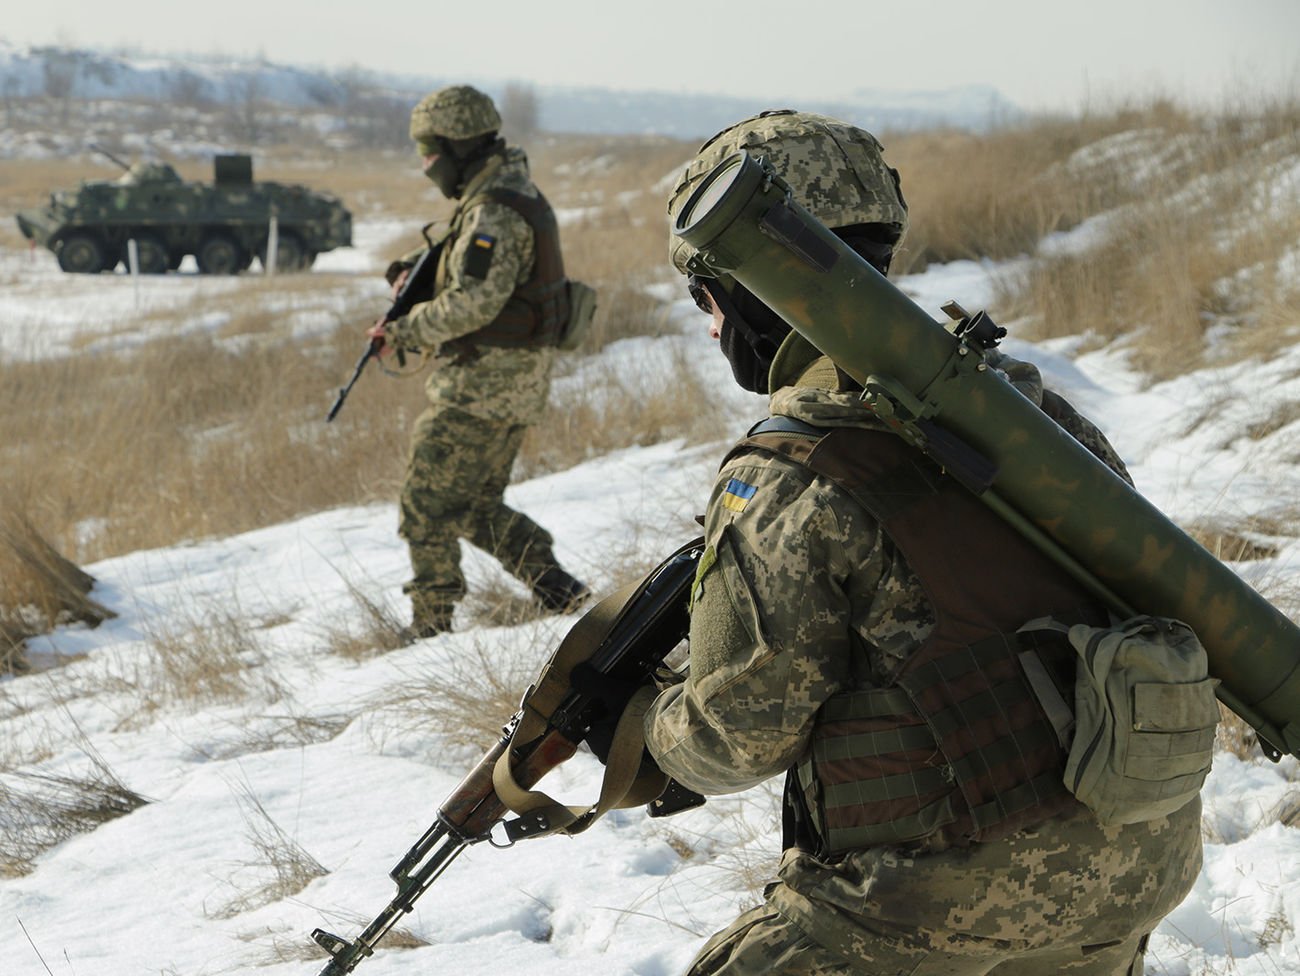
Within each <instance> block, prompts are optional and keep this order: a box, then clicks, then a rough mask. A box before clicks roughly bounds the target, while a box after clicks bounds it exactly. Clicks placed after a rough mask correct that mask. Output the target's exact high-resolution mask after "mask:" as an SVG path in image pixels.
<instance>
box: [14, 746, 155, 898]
mask: <svg viewBox="0 0 1300 976" xmlns="http://www.w3.org/2000/svg"><path fill="white" fill-rule="evenodd" d="M82 748H83V751H84V753H85V756H86V759H87V760H88V761H89V768H87V769H86V770H84V771H82V772H80V773H75V774H74V773H44V772H31V771H27V772H21V771H12V770H11V771H9V772H6V773H3V774H0V875H2V876H7V877H19V876H21V875H24V874H28V873H30V872H31V871H32V870H34V868H35V864H34V862H35V860H36V858H37V857H39V856H40V855H41V854H42V853H44V852H45V851H47V850H49V849H50V848H52V847H57V846H58V845H59V844H62V843H63V842H64V841H66V840H69V839H70V838H72V837H75V836H76V835H77V834H81V833H85V832H87V831H91V830H94V829H95V828H96V827H98V826H99V825H100V824H102V823H106V822H108V821H109V820H114V819H116V818H117V817H122V816H125V815H126V814H128V813H130V812H131V811H132V810H136V809H138V808H140V807H142V806H144V805H145V804H146V803H148V802H149V801H148V800H146V799H145V798H144V797H142V796H140V795H139V794H138V793H136V792H135V791H134V790H131V789H129V788H128V787H127V786H125V785H124V784H123V783H122V781H121V780H119V779H118V778H117V775H116V774H115V773H114V772H113V771H112V769H110V768H109V766H108V763H106V762H105V761H104V757H103V756H101V755H100V754H99V753H98V752H97V751H95V749H94V748H93V747H92V746H91V745H90V744H89V742H84V743H83V746H82Z"/></svg>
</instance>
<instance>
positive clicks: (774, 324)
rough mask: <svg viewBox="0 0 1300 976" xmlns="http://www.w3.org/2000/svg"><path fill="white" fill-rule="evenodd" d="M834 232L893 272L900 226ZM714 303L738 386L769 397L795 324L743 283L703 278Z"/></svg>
mask: <svg viewBox="0 0 1300 976" xmlns="http://www.w3.org/2000/svg"><path fill="white" fill-rule="evenodd" d="M834 233H835V234H836V235H837V236H838V237H840V238H842V239H843V240H844V242H845V243H846V244H848V245H849V247H851V248H853V250H854V251H856V252H857V253H858V254H860V255H862V257H863V258H865V259H866V260H867V262H868V263H869V264H871V265H872V266H873V267H874V268H875V269H876V270H877V271H879V272H880V273H881V274H887V273H888V272H889V262H890V258H891V257H892V255H893V246H894V244H895V243H896V242H897V240H898V237H899V231H898V229H897V228H895V227H892V226H890V225H885V224H856V225H854V226H851V227H842V228H837V229H836V230H835V231H834ZM700 283H701V284H703V285H704V286H705V287H706V288H707V289H708V290H709V295H710V296H711V297H712V299H713V303H714V304H715V305H716V306H717V307H718V311H720V312H721V313H722V329H721V330H720V337H721V344H722V354H723V355H724V356H726V357H727V362H729V363H730V364H731V375H732V376H733V377H735V380H736V383H737V384H738V385H739V386H740V387H741V388H742V389H745V390H749V391H750V392H751V393H768V392H770V391H769V389H768V372H769V371H770V370H771V368H772V360H773V359H774V358H775V357H776V351H777V349H778V348H780V346H781V343H782V342H783V341H784V340H785V337H786V336H788V335H789V334H790V326H789V325H788V324H787V323H786V321H785V320H784V319H782V318H781V316H779V315H777V314H776V313H775V312H773V311H772V310H771V309H770V308H768V307H767V306H766V305H764V304H763V303H762V302H761V301H759V300H758V298H756V297H755V296H754V294H753V293H752V292H751V291H750V290H749V289H748V288H746V287H745V286H744V285H741V284H740V283H739V282H736V283H734V284H733V285H732V286H731V289H730V291H728V290H727V289H726V288H723V287H722V284H721V283H720V282H719V281H718V280H717V279H716V278H702V279H700Z"/></svg>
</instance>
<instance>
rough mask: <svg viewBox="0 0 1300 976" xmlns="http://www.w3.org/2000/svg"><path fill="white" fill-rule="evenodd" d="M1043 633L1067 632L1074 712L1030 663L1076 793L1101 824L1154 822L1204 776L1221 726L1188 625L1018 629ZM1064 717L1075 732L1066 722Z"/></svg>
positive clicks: (1153, 621) (1152, 621)
mask: <svg viewBox="0 0 1300 976" xmlns="http://www.w3.org/2000/svg"><path fill="white" fill-rule="evenodd" d="M1040 630H1048V631H1055V632H1057V633H1061V634H1064V635H1065V636H1066V638H1067V639H1068V641H1069V643H1070V646H1071V647H1072V648H1073V649H1074V651H1075V653H1076V655H1077V661H1076V675H1075V682H1074V707H1073V709H1068V708H1066V707H1065V701H1064V699H1063V698H1062V697H1061V695H1060V692H1059V691H1058V690H1057V689H1056V688H1055V687H1054V686H1052V685H1050V684H1048V683H1045V682H1043V681H1041V680H1035V677H1034V675H1033V673H1032V671H1031V669H1030V668H1029V667H1026V670H1027V671H1030V672H1031V673H1030V683H1031V685H1032V686H1033V687H1034V691H1035V693H1036V694H1037V695H1038V697H1039V700H1040V701H1041V702H1042V704H1043V706H1044V708H1045V710H1046V711H1047V713H1048V715H1049V716H1058V717H1059V718H1060V720H1061V721H1058V722H1055V724H1057V733H1058V735H1060V736H1061V738H1062V741H1063V742H1067V743H1068V758H1067V760H1066V766H1065V785H1066V786H1067V787H1068V788H1069V790H1070V791H1071V792H1072V793H1074V795H1075V797H1077V798H1078V800H1079V801H1080V802H1081V803H1083V804H1084V805H1085V806H1087V807H1088V808H1089V809H1091V810H1092V811H1093V813H1095V814H1096V816H1097V819H1098V820H1100V821H1101V822H1102V823H1103V824H1131V823H1140V822H1142V821H1145V820H1153V819H1155V818H1157V817H1163V816H1167V815H1168V814H1171V813H1173V812H1174V811H1176V810H1178V809H1180V808H1182V807H1183V806H1184V805H1186V804H1187V803H1188V802H1190V801H1191V800H1192V799H1193V798H1194V797H1195V796H1196V795H1197V794H1198V793H1199V792H1200V790H1201V784H1202V783H1204V782H1205V777H1206V775H1207V774H1208V773H1209V771H1210V762H1211V759H1212V756H1213V752H1214V736H1215V728H1216V727H1217V725H1218V722H1219V706H1218V702H1217V701H1216V699H1215V696H1214V688H1215V685H1217V684H1218V682H1217V681H1216V680H1215V679H1213V678H1210V677H1209V676H1208V660H1207V658H1206V653H1205V648H1204V647H1202V646H1201V642H1200V641H1199V640H1198V639H1197V637H1196V635H1195V634H1194V633H1193V632H1192V629H1191V628H1190V627H1188V626H1187V625H1186V624H1184V623H1182V622H1181V621H1178V620H1174V619H1171V618H1168V617H1151V616H1137V617H1133V618H1131V619H1129V620H1125V621H1122V622H1119V623H1115V624H1112V625H1111V626H1107V627H1093V626H1090V625H1088V624H1074V625H1073V626H1068V625H1066V624H1062V623H1060V622H1058V621H1056V620H1053V619H1052V618H1050V617H1044V618H1040V619H1038V620H1033V621H1030V622H1029V623H1027V624H1025V625H1024V626H1023V627H1022V628H1021V631H1022V632H1032V631H1040ZM1062 709H1064V711H1063V710H1062ZM1070 711H1072V712H1073V729H1072V730H1071V729H1069V728H1068V725H1063V724H1062V723H1064V722H1065V720H1066V719H1068V718H1069V712H1070Z"/></svg>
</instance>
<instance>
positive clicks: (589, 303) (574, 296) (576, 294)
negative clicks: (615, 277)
mask: <svg viewBox="0 0 1300 976" xmlns="http://www.w3.org/2000/svg"><path fill="white" fill-rule="evenodd" d="M565 287H566V288H567V289H568V290H569V318H568V321H566V322H565V323H564V325H563V326H561V327H560V335H559V340H558V341H557V342H556V346H557V347H558V348H560V349H564V350H566V351H570V350H573V349H577V348H578V346H579V345H581V344H582V340H583V339H585V338H586V336H587V333H588V332H589V331H591V320H592V319H594V318H595V317H596V289H595V288H592V287H591V285H588V284H585V283H583V282H581V281H575V280H574V279H572V278H570V279H569V280H568V281H567V282H565Z"/></svg>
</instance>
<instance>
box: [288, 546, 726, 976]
mask: <svg viewBox="0 0 1300 976" xmlns="http://www.w3.org/2000/svg"><path fill="white" fill-rule="evenodd" d="M702 549H703V543H702V540H696V541H694V542H692V543H689V544H688V545H686V546H683V547H682V548H681V549H679V550H677V552H675V553H673V555H671V556H669V557H668V559H666V560H664V562H663V563H661V564H660V565H659V567H658V568H657V569H655V570H654V571H653V572H652V573H651V574H650V575H649V576H647V577H646V578H645V579H644V580H642V581H641V582H640V583H639V584H637V585H635V586H629V587H625V588H624V589H623V590H620V591H619V592H618V593H615V594H613V595H612V596H609V597H607V598H606V599H604V600H602V601H601V602H600V603H599V604H597V605H596V606H595V607H594V608H593V609H592V610H591V611H589V612H588V613H587V614H585V615H584V616H583V617H582V618H581V619H580V620H578V621H577V623H575V624H574V626H573V627H572V629H571V630H570V631H569V633H568V635H567V636H566V637H565V638H564V640H563V641H562V642H561V643H560V646H559V647H558V648H557V649H556V651H555V654H554V656H553V657H552V658H551V661H550V662H549V663H548V664H547V666H546V668H545V669H543V671H542V673H541V675H540V676H539V677H538V680H537V683H536V684H534V685H533V686H532V687H531V688H529V689H528V691H527V692H526V693H525V695H524V699H523V701H522V702H521V704H520V708H519V711H518V712H516V713H515V715H514V717H513V718H511V719H510V721H509V723H508V724H507V725H506V726H505V728H504V729H503V730H502V736H501V738H500V740H499V741H498V742H497V744H496V745H495V746H493V747H492V749H490V750H489V751H488V753H487V754H486V755H485V756H484V757H483V759H482V760H480V762H479V763H478V765H477V766H475V767H474V769H473V771H471V772H470V774H469V775H468V776H466V777H465V779H464V780H462V781H461V783H460V785H459V786H458V787H456V789H455V791H454V792H453V793H452V794H451V796H449V797H448V798H447V799H446V800H445V801H444V802H443V804H442V806H441V807H440V808H439V810H438V814H437V819H436V820H435V821H434V822H433V824H432V825H431V826H430V827H429V829H428V830H426V831H425V832H424V835H423V836H422V837H421V838H420V839H419V840H418V841H416V843H415V846H414V847H412V848H411V849H410V850H409V851H407V852H406V856H404V857H403V858H402V859H401V861H399V862H398V864H397V866H396V867H395V868H393V869H392V871H390V872H389V877H391V878H392V879H393V881H394V882H395V883H396V884H397V894H396V896H395V897H394V898H393V899H392V901H390V902H389V903H388V905H387V907H386V908H384V910H383V911H382V912H380V913H379V914H378V915H377V916H376V917H375V919H374V921H372V922H371V923H370V924H369V925H368V926H366V928H365V930H364V931H363V932H362V933H361V934H360V935H358V936H357V937H356V938H355V939H353V940H352V941H351V942H349V941H347V940H346V939H343V938H340V937H339V936H337V935H332V934H330V933H329V932H326V931H324V930H322V929H316V930H315V931H314V932H312V934H311V937H312V939H313V940H315V942H316V944H317V945H319V946H320V947H321V948H323V949H324V950H325V951H326V952H328V953H329V954H330V957H331V958H330V961H329V962H328V963H326V964H325V967H324V968H323V969H322V970H321V971H320V973H319V976H344V974H345V973H350V972H352V971H353V970H354V969H355V968H356V967H357V965H358V964H359V963H360V962H361V961H362V960H363V959H365V958H366V957H367V956H370V955H373V953H374V950H375V946H376V945H377V943H378V942H379V940H380V939H381V938H383V936H384V935H385V933H387V932H388V931H389V930H390V929H391V928H392V927H393V926H394V925H396V924H397V922H398V920H399V919H401V917H402V916H403V915H405V914H406V913H407V912H410V911H411V910H412V909H413V908H414V907H415V902H416V900H417V899H418V898H419V897H420V896H421V895H423V894H424V893H425V891H427V890H428V889H429V886H430V885H432V884H433V882H434V881H436V880H437V878H438V876H439V875H441V874H442V872H443V871H444V870H446V868H447V867H448V865H450V864H451V862H452V861H454V860H455V859H456V857H457V856H458V855H459V854H460V853H461V852H462V851H464V850H465V848H467V847H469V846H471V845H473V844H478V843H481V842H483V841H488V842H489V843H490V844H491V846H493V847H510V846H513V845H514V843H515V842H517V841H519V840H523V839H525V838H528V837H538V836H541V835H543V834H547V833H555V832H560V831H563V832H565V833H569V834H574V833H578V832H580V831H582V830H585V829H586V828H587V827H588V826H590V825H591V824H592V823H593V822H595V820H596V818H597V817H599V816H600V815H601V814H602V813H604V812H605V811H606V810H608V809H612V808H615V807H629V806H634V805H639V804H641V803H645V804H647V810H648V813H649V815H650V816H652V817H664V816H668V815H670V814H673V813H677V812H679V811H681V810H687V809H690V808H691V807H696V806H699V805H700V804H702V803H703V802H704V798H703V797H702V796H700V795H699V794H697V793H692V792H691V791H690V790H688V789H686V788H685V787H684V786H682V785H680V784H679V783H676V782H674V781H671V780H668V779H667V778H666V777H665V776H664V775H663V774H662V773H660V772H659V771H658V770H657V769H650V770H647V766H648V765H649V764H646V763H643V761H642V753H643V749H644V746H643V740H642V738H641V736H640V735H639V728H640V724H641V716H642V715H643V714H644V707H643V706H642V707H640V708H639V709H638V708H637V707H636V705H635V704H634V703H635V702H637V701H638V699H639V698H640V699H641V700H643V701H645V700H648V698H649V697H652V695H649V694H644V695H643V694H637V695H633V696H632V703H629V704H628V707H627V708H626V710H625V711H623V712H622V718H621V719H620V720H619V722H618V730H617V731H616V732H615V733H614V739H613V744H612V745H611V747H610V751H609V755H608V760H607V765H606V777H605V782H604V784H603V786H602V789H601V799H600V801H599V802H598V803H596V804H595V805H594V806H592V807H590V808H578V807H566V806H561V805H560V804H558V803H556V802H555V801H554V800H552V799H551V798H550V797H548V796H546V795H545V794H543V793H540V792H535V791H533V790H532V787H533V786H534V785H535V784H536V783H537V782H538V780H540V779H541V778H542V777H543V776H545V775H546V774H547V773H548V772H550V771H551V770H552V769H554V768H555V767H557V766H559V765H560V764H561V763H563V762H565V761H566V760H568V759H569V757H571V756H572V755H573V754H574V752H575V751H576V750H577V747H578V744H579V743H581V742H582V741H583V740H584V739H585V738H586V737H587V736H588V734H589V733H591V731H592V727H593V725H595V724H597V723H600V722H602V720H604V721H606V722H608V721H609V720H610V719H611V718H612V717H613V715H611V712H613V713H614V714H617V712H618V711H619V710H620V709H621V707H622V706H621V705H619V704H616V703H615V704H612V703H611V701H610V698H609V695H608V694H606V695H602V694H600V693H598V692H597V693H593V692H591V691H579V690H577V689H575V688H574V687H572V686H571V685H570V682H569V672H570V670H571V669H572V668H574V667H575V666H579V665H581V667H582V668H583V670H584V671H585V673H586V674H587V675H589V676H590V675H593V674H594V675H595V676H597V677H598V678H599V679H601V680H600V681H599V682H597V684H601V685H602V686H604V687H605V688H607V689H614V690H617V689H632V688H641V689H644V688H647V687H650V688H653V685H652V683H651V679H652V677H653V676H654V675H655V673H656V672H657V671H659V670H660V668H661V667H662V666H663V661H664V658H665V657H666V656H667V655H668V653H669V652H670V651H672V649H673V648H675V647H676V646H677V645H678V644H679V643H680V642H681V641H682V639H683V638H684V637H685V636H686V633H687V630H688V628H689V616H688V611H687V600H688V596H689V593H690V587H691V583H692V581H693V580H694V578H695V567H696V563H697V562H698V560H699V557H700V553H701V551H702ZM581 684H583V686H584V687H591V686H592V684H593V682H591V681H589V680H588V681H583V682H581ZM615 694H616V695H617V694H618V693H617V691H615ZM621 697H622V698H626V694H623V695H622V696H621ZM633 727H635V729H634V731H635V733H637V734H631V735H625V734H624V730H625V728H626V729H633ZM629 770H630V772H628V771H629ZM625 773H626V776H625V778H624V782H622V783H621V784H616V785H613V786H611V783H612V781H614V780H616V779H618V778H620V776H623V775H624V774H625ZM633 777H635V783H634V784H632V783H631V780H632V779H633ZM511 813H514V814H516V816H515V818H514V819H507V817H508V816H509V815H510V814H511ZM498 828H499V829H498Z"/></svg>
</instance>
